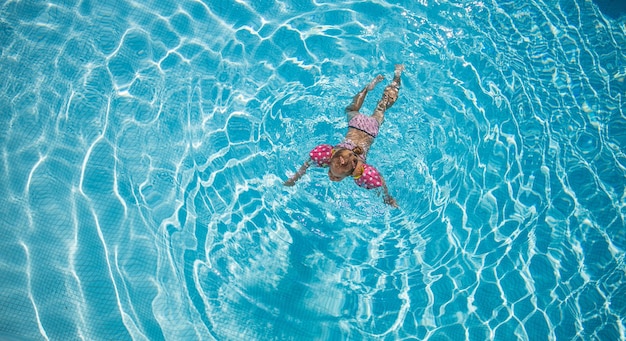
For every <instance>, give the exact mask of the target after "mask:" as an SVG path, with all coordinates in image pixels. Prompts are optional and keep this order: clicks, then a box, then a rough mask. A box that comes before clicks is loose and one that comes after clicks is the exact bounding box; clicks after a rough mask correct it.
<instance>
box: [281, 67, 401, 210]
mask: <svg viewBox="0 0 626 341" xmlns="http://www.w3.org/2000/svg"><path fill="white" fill-rule="evenodd" d="M403 70H404V66H403V65H400V64H398V65H396V67H395V70H394V77H393V80H392V82H391V84H389V85H387V87H385V90H384V91H383V96H382V98H381V99H380V100H379V101H378V104H377V105H376V109H375V110H374V113H373V114H372V116H366V115H363V114H361V113H360V112H359V110H360V109H361V106H362V105H363V101H364V100H365V96H366V95H367V93H368V91H371V90H372V89H374V87H375V86H376V84H378V83H380V82H381V81H382V80H383V79H384V77H383V76H382V75H378V76H376V78H374V79H373V80H372V81H371V82H370V83H369V84H368V85H367V86H366V87H364V88H363V90H361V91H360V92H359V93H358V94H356V95H355V96H354V98H353V99H352V103H351V104H350V105H348V106H347V107H346V115H347V116H348V132H347V133H346V137H345V138H344V140H343V141H342V142H341V143H339V144H337V145H335V146H331V145H329V144H321V145H319V146H317V147H315V148H314V149H313V150H312V151H311V152H310V153H309V159H308V160H307V161H306V162H304V164H303V165H302V166H301V167H300V169H299V170H298V171H297V172H296V174H294V175H293V176H292V177H291V178H289V180H287V181H285V183H284V185H285V186H293V185H294V184H295V183H296V181H298V179H300V178H301V177H302V176H303V175H304V173H306V170H307V169H308V168H309V166H311V163H312V162H314V163H316V164H317V165H318V166H320V167H328V177H329V178H330V180H331V181H341V180H343V179H344V178H346V177H348V176H351V177H352V178H353V179H354V182H355V183H356V184H357V185H358V186H360V187H364V188H367V189H373V188H380V189H382V191H383V198H384V201H385V203H386V204H389V205H391V206H393V207H397V204H396V200H395V199H394V198H392V197H391V196H390V195H389V191H388V189H387V185H386V184H385V180H384V179H383V177H382V176H381V175H380V173H379V172H378V170H376V168H374V167H373V166H371V165H369V164H367V163H366V158H367V152H368V151H369V148H370V146H371V145H372V143H373V142H374V138H376V136H378V130H379V128H380V125H381V124H382V123H383V120H384V117H385V110H387V109H389V108H391V106H392V105H393V104H394V103H395V102H396V100H397V99H398V91H399V89H400V75H401V74H402V71H403Z"/></svg>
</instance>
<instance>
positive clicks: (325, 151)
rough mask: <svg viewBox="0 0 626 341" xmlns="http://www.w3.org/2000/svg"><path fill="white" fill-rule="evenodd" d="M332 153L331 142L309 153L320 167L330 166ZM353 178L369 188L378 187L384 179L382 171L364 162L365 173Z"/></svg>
mask: <svg viewBox="0 0 626 341" xmlns="http://www.w3.org/2000/svg"><path fill="white" fill-rule="evenodd" d="M332 155H333V146H331V145H329V144H320V145H319V146H317V147H315V148H313V150H311V152H310V153H309V157H310V158H311V160H313V161H314V162H315V163H317V165H318V166H320V167H328V165H329V164H330V158H331V156H332ZM353 178H354V182H355V183H356V184H357V185H358V186H360V187H363V188H367V189H372V188H377V187H380V186H382V185H383V179H382V177H381V176H380V173H378V170H377V169H376V168H374V167H373V166H370V165H368V164H366V163H363V174H361V175H360V176H357V177H353Z"/></svg>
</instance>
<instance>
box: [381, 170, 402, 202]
mask: <svg viewBox="0 0 626 341" xmlns="http://www.w3.org/2000/svg"><path fill="white" fill-rule="evenodd" d="M381 179H382V177H381ZM382 180H383V185H382V188H383V200H384V201H385V204H387V205H389V206H392V207H395V208H398V204H397V203H396V199H394V198H393V197H392V196H391V195H389V190H388V189H387V184H386V183H385V180H384V179H382Z"/></svg>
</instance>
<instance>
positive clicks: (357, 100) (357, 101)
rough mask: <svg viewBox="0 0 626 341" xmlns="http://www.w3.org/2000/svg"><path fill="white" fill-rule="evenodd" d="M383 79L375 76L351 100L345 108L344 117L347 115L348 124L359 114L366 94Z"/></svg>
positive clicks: (380, 76)
mask: <svg viewBox="0 0 626 341" xmlns="http://www.w3.org/2000/svg"><path fill="white" fill-rule="evenodd" d="M383 79H385V77H383V76H382V75H378V76H376V78H374V79H373V80H372V81H371V82H370V83H369V84H368V85H367V86H366V87H364V88H363V90H361V91H360V92H359V93H358V94H356V95H355V96H354V97H353V98H352V103H350V105H348V106H347V107H346V115H348V122H349V121H350V120H351V119H352V118H353V117H354V116H356V115H357V114H358V113H359V110H361V106H362V105H363V101H364V100H365V96H367V92H368V91H370V90H372V89H374V87H375V86H376V84H378V83H380V81H382V80H383Z"/></svg>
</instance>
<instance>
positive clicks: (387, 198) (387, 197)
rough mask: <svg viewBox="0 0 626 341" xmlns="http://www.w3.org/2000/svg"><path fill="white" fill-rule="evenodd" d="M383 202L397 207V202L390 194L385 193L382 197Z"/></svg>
mask: <svg viewBox="0 0 626 341" xmlns="http://www.w3.org/2000/svg"><path fill="white" fill-rule="evenodd" d="M384 201H385V204H387V205H389V206H391V207H395V208H398V204H397V203H396V199H394V198H392V197H391V196H390V195H385V198H384Z"/></svg>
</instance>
